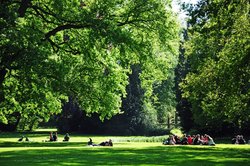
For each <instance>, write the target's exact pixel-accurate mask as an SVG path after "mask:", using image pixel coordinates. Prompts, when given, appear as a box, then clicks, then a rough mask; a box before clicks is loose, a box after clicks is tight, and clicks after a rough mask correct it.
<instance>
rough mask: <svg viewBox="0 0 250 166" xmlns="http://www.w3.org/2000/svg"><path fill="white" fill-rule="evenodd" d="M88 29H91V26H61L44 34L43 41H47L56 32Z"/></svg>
mask: <svg viewBox="0 0 250 166" xmlns="http://www.w3.org/2000/svg"><path fill="white" fill-rule="evenodd" d="M90 27H93V26H91V25H74V24H65V25H61V26H58V27H56V28H54V29H52V30H51V31H49V32H48V33H46V34H45V39H49V38H50V37H51V36H54V35H55V34H56V33H57V32H59V31H63V30H66V29H82V28H90Z"/></svg>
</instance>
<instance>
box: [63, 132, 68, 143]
mask: <svg viewBox="0 0 250 166" xmlns="http://www.w3.org/2000/svg"><path fill="white" fill-rule="evenodd" d="M65 141H66V142H68V141H69V134H68V133H66V134H65V136H64V139H63V142H65Z"/></svg>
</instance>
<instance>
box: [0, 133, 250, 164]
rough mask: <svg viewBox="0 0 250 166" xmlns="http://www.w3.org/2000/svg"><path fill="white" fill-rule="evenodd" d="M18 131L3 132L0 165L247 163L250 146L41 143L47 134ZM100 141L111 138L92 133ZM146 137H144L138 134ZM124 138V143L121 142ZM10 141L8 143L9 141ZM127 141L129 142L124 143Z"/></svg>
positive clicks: (81, 138) (82, 138)
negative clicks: (21, 139)
mask: <svg viewBox="0 0 250 166" xmlns="http://www.w3.org/2000/svg"><path fill="white" fill-rule="evenodd" d="M18 136H19V134H15V135H13V134H9V135H8V134H1V136H0V165H1V166H4V165H8V166H9V165H10V166H11V165H19V166H21V165H25V166H27V165H44V166H46V165H50V166H51V165H185V166H186V165H190V166H191V165H192V166H193V165H232V166H235V165H244V166H247V165H249V163H250V145H230V144H219V145H216V146H215V147H210V146H164V145H161V143H160V142H127V140H128V139H131V140H134V139H135V138H136V139H137V138H138V137H110V138H112V139H114V147H89V146H86V142H87V141H88V136H80V135H76V136H72V140H71V142H68V143H65V142H61V141H60V139H59V141H60V142H52V143H51V142H42V140H44V138H46V137H47V135H46V134H44V135H43V134H30V135H28V136H29V137H31V138H32V139H33V141H36V142H17V141H16V140H17V138H18ZM92 138H93V140H94V141H95V142H96V143H98V142H100V141H103V140H105V139H107V138H109V137H101V136H92ZM139 138H140V139H142V140H143V138H142V137H139ZM122 140H124V142H122ZM6 141H8V142H6ZM125 141H126V142H125Z"/></svg>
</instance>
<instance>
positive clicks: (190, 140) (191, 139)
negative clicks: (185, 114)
mask: <svg viewBox="0 0 250 166" xmlns="http://www.w3.org/2000/svg"><path fill="white" fill-rule="evenodd" d="M187 141H188V144H189V145H192V144H193V138H192V137H191V136H190V135H188V140H187Z"/></svg>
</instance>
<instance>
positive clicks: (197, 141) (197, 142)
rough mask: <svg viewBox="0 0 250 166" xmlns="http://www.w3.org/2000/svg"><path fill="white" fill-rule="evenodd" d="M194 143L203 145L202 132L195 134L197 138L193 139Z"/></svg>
mask: <svg viewBox="0 0 250 166" xmlns="http://www.w3.org/2000/svg"><path fill="white" fill-rule="evenodd" d="M193 144H194V145H201V144H202V141H201V136H200V134H197V135H196V136H195V138H194V139H193Z"/></svg>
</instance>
